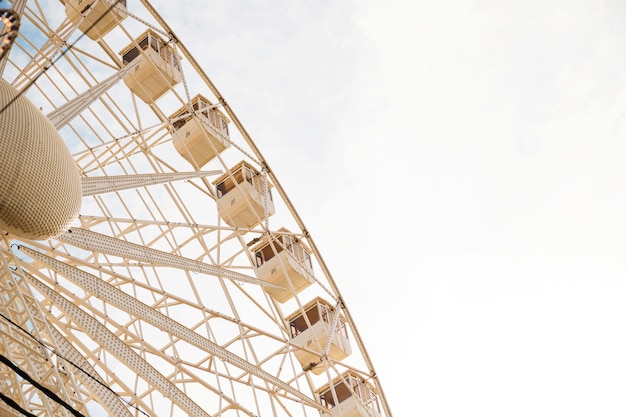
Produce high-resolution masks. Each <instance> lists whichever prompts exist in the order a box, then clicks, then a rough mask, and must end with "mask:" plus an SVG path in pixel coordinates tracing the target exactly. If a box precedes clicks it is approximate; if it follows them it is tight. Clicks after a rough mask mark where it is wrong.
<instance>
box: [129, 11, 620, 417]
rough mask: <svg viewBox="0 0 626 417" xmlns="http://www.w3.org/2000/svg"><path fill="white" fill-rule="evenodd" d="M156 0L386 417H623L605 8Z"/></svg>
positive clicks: (613, 55) (616, 16) (613, 45)
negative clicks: (240, 140)
mask: <svg viewBox="0 0 626 417" xmlns="http://www.w3.org/2000/svg"><path fill="white" fill-rule="evenodd" d="M153 3H154V4H155V5H156V7H157V8H158V9H159V10H160V11H161V12H162V13H163V14H164V15H165V16H166V18H167V20H168V22H169V23H170V24H171V26H172V27H173V28H174V31H175V32H176V33H177V35H178V36H179V37H180V38H181V39H182V40H183V42H184V43H185V44H186V45H187V46H188V48H189V49H190V50H191V51H192V53H193V54H194V55H195V56H196V58H197V59H198V60H199V61H200V62H201V63H202V65H203V67H204V68H205V70H206V72H207V73H208V74H209V76H210V77H211V78H212V80H213V81H214V82H215V83H216V85H217V86H218V88H219V89H220V90H221V92H222V93H223V95H224V96H225V97H226V99H227V100H228V101H229V103H230V105H231V106H232V107H233V109H234V110H235V112H236V113H237V114H238V115H239V117H240V119H241V120H242V122H243V123H244V125H245V126H246V128H247V129H248V131H249V132H250V133H251V135H252V137H253V139H254V140H255V142H256V143H257V144H258V146H259V147H260V149H261V150H262V152H263V153H264V155H265V157H266V158H267V160H268V161H269V164H270V166H271V167H272V168H273V169H274V171H275V172H276V174H277V175H278V177H279V179H280V180H281V183H282V185H283V187H284V188H285V189H286V191H287V193H288V195H289V196H290V198H291V199H292V201H293V202H294V204H295V206H296V207H297V209H298V211H299V213H300V215H301V216H302V218H303V220H304V222H305V224H307V226H308V228H309V230H310V232H311V233H312V235H313V237H314V239H315V241H316V242H317V244H318V246H319V248H320V250H321V252H322V255H323V256H324V257H325V259H326V261H327V263H328V264H329V266H330V268H331V271H333V275H334V277H335V279H336V281H337V282H338V285H339V287H340V289H341V291H342V293H343V295H344V298H345V300H346V304H347V305H348V308H349V309H350V310H351V311H352V314H353V316H354V318H355V320H356V323H357V326H358V327H359V330H360V331H361V333H362V336H363V338H364V340H365V343H366V345H367V348H368V351H369V353H370V355H371V357H372V359H373V361H374V365H375V367H376V369H377V371H378V373H379V376H380V378H381V381H382V383H383V385H384V387H385V391H386V395H387V397H388V399H389V402H390V406H391V409H392V412H393V413H394V415H395V416H396V417H399V416H427V417H435V416H444V417H447V416H455V417H456V416H481V417H489V416H494V417H495V416H497V417H501V416H507V417H510V416H524V417H526V416H529V415H532V416H535V417H537V416H546V417H548V416H550V417H553V416H569V417H571V416H591V415H597V416H604V417H607V416H624V415H625V414H626V402H625V401H624V398H626V354H625V352H626V333H625V326H626V302H625V300H626V277H625V276H624V275H625V271H626V257H625V256H624V253H625V252H626V187H625V185H626V164H625V159H626V140H625V139H626V87H625V83H624V81H625V77H626V6H625V3H624V2H623V1H617V0H607V1H597V0H580V1H545V0H543V1H538V0H526V1H489V0H483V1H470V0H450V1H442V2H433V1H421V0H413V1H411V0H406V1H393V0H390V1H375V0H351V1H347V0H335V1H328V0H322V1H315V2H313V1H296V0H274V1H269V0H254V1H252V0H250V1H241V0H210V1H207V0H190V1H186V2H184V3H180V5H179V4H178V3H176V5H174V4H173V2H171V1H166V0H158V1H157V0H154V1H153ZM129 8H131V7H130V6H129ZM131 11H132V10H131Z"/></svg>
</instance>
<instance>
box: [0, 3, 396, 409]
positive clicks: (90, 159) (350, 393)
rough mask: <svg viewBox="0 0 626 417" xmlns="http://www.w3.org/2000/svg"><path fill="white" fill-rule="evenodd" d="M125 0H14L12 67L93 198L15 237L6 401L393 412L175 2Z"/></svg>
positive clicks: (6, 72)
mask: <svg viewBox="0 0 626 417" xmlns="http://www.w3.org/2000/svg"><path fill="white" fill-rule="evenodd" d="M126 3H127V2H125V1H112V0H111V1H105V0H95V1H94V0H91V1H89V0H65V1H61V2H58V1H50V0H45V1H37V0H28V1H26V0H21V1H20V0H15V1H14V2H12V3H11V8H12V10H13V11H14V12H15V13H16V14H17V15H19V17H20V29H19V36H18V37H17V39H16V40H15V41H14V42H13V45H12V47H11V49H10V50H8V51H7V53H6V54H5V57H4V59H3V61H2V64H1V66H0V71H2V74H1V75H2V79H3V80H5V81H6V84H7V85H9V84H10V86H11V88H12V89H14V91H15V92H16V94H19V95H20V96H23V97H26V98H28V100H29V101H30V102H32V103H33V104H34V105H35V106H36V107H38V108H40V110H41V112H42V114H43V115H45V116H46V118H47V119H49V120H50V122H51V123H52V125H53V126H54V128H55V129H56V130H57V131H58V132H59V134H60V136H61V137H62V139H63V142H64V143H65V145H66V146H67V148H68V149H69V151H70V153H71V155H72V158H73V160H74V161H75V163H76V166H77V168H78V173H79V175H80V182H81V187H82V204H81V208H80V215H78V217H76V218H75V219H74V220H73V223H72V225H71V227H70V228H69V229H68V230H65V231H64V232H63V233H61V234H60V235H58V234H57V235H55V236H53V237H50V238H47V237H43V238H28V237H24V236H21V235H20V234H19V233H13V232H11V231H10V230H9V231H7V232H6V233H4V234H3V236H2V238H1V243H0V268H1V269H0V271H2V279H1V280H0V294H1V297H0V334H1V336H2V337H1V339H0V359H1V360H2V361H1V362H0V400H1V401H0V414H2V415H35V416H71V415H83V416H107V415H110V416H146V415H147V416H160V417H162V416H186V415H192V416H318V415H320V414H321V415H328V416H331V415H332V416H333V417H340V416H348V415H349V416H374V417H377V416H381V417H382V416H386V417H391V412H390V410H389V407H388V404H387V401H386V399H385V397H384V394H383V390H382V387H381V385H380V383H379V380H378V377H377V375H376V373H375V371H374V367H373V365H372V363H371V360H370V358H369V357H368V354H367V352H366V349H365V346H364V345H363V343H362V341H361V338H360V336H359V334H358V332H357V329H356V328H355V326H354V322H353V319H352V317H351V315H350V311H349V309H348V308H347V307H346V305H345V303H344V302H343V300H342V297H341V295H340V293H339V290H338V288H337V285H336V282H335V280H334V279H333V278H332V277H331V274H330V272H329V271H328V269H327V267H326V265H325V263H324V261H323V259H322V257H321V255H320V253H319V251H318V249H317V247H316V245H315V243H314V241H313V239H312V238H311V236H310V234H309V232H308V231H307V229H306V228H305V226H304V224H303V222H302V220H301V219H300V217H299V216H298V214H297V212H296V210H295V208H294V207H293V205H292V204H291V203H290V201H289V199H288V197H287V195H286V194H285V192H284V190H283V189H282V188H281V186H280V183H279V182H278V179H277V178H276V177H275V176H274V174H273V172H272V170H271V169H270V167H269V164H268V163H267V161H266V160H265V158H264V157H263V156H262V155H261V153H260V151H259V149H258V148H257V146H256V145H255V144H254V142H253V141H252V139H251V137H250V136H249V134H248V133H247V132H246V130H245V129H244V127H243V126H242V124H241V122H240V121H239V119H238V118H237V116H236V115H235V113H234V112H233V110H232V109H231V108H230V107H229V106H228V104H227V102H226V100H225V99H224V98H223V97H222V96H221V94H220V93H219V91H218V90H217V89H216V87H215V86H214V85H213V83H212V82H211V81H210V79H209V78H208V76H207V74H206V73H205V72H204V71H203V69H202V68H200V67H199V65H198V64H197V62H196V60H195V59H194V58H193V56H192V55H191V54H190V53H189V51H188V50H187V49H186V48H185V47H184V43H183V42H184V40H181V39H178V38H177V37H176V35H175V32H174V31H175V28H170V27H169V26H168V24H167V22H166V20H164V19H163V17H162V16H163V14H159V12H157V11H156V10H155V9H154V8H153V6H152V5H151V4H150V3H149V2H148V1H145V0H142V1H133V2H128V3H129V4H126ZM5 26H6V25H5ZM5 32H6V30H5ZM12 91H13V90H12ZM6 104H7V103H2V106H3V107H5V105H6ZM0 116H1V115H0ZM18 124H19V123H18ZM1 129H3V126H0V130H1ZM6 136H7V133H6V131H4V130H2V135H1V136H0V140H3V141H5V140H9V138H7V137H6ZM34 152H40V153H43V154H42V155H45V153H46V152H47V150H46V149H37V150H36V151H34ZM33 157H34V158H35V159H36V158H40V157H41V155H39V156H37V155H33ZM60 189H62V187H60ZM339 284H340V283H339Z"/></svg>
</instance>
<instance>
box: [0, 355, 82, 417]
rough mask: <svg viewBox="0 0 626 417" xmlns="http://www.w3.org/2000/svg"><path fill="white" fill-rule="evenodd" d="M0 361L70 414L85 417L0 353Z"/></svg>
mask: <svg viewBox="0 0 626 417" xmlns="http://www.w3.org/2000/svg"><path fill="white" fill-rule="evenodd" d="M0 362H2V363H4V364H5V365H6V366H8V367H9V368H11V369H13V371H14V372H15V373H16V374H18V375H19V376H21V377H22V378H24V379H25V380H27V381H28V382H30V383H31V384H32V385H33V386H34V387H36V388H37V389H39V390H40V391H42V392H43V393H44V394H46V396H48V397H49V398H50V399H51V400H53V401H54V402H56V403H58V404H60V405H62V406H63V407H64V408H65V409H67V410H68V411H69V412H70V413H72V415H74V416H76V417H85V416H84V415H83V414H81V413H80V412H78V410H76V409H75V408H73V407H72V406H71V405H69V404H68V403H66V402H65V401H63V399H62V398H61V397H59V396H58V395H56V394H55V393H54V392H52V391H51V390H50V389H49V388H46V387H44V386H43V385H41V384H40V383H39V382H37V381H35V379H34V378H33V377H31V376H30V375H28V374H27V373H26V372H25V371H24V370H22V369H21V368H20V367H19V366H17V365H15V364H14V363H13V362H11V361H10V360H9V359H8V358H7V357H5V356H4V355H2V354H0Z"/></svg>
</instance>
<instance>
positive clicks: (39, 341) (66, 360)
mask: <svg viewBox="0 0 626 417" xmlns="http://www.w3.org/2000/svg"><path fill="white" fill-rule="evenodd" d="M0 317H2V318H3V319H5V320H6V321H7V322H9V324H11V325H13V326H14V327H16V328H18V329H19V330H21V331H22V332H23V333H25V334H26V335H27V336H29V337H30V338H32V339H33V340H34V341H35V342H37V343H38V344H39V345H41V346H42V347H43V348H45V349H47V350H49V351H50V352H51V353H53V354H54V355H56V356H58V357H59V358H61V359H63V360H64V361H65V362H67V363H69V364H70V365H72V366H73V367H74V368H76V369H78V370H79V371H80V372H82V373H83V374H84V375H86V376H87V377H89V378H91V379H92V380H94V381H95V382H96V383H98V384H100V385H101V386H103V387H104V388H106V389H107V390H109V391H110V392H112V393H113V395H115V396H116V397H117V398H118V399H119V400H120V401H122V402H123V403H125V404H126V405H128V406H129V407H132V408H134V409H135V410H137V411H138V412H140V413H141V414H143V415H145V416H148V417H149V414H148V413H146V412H145V411H143V410H141V409H140V408H139V407H138V406H137V405H135V404H132V403H131V402H130V401H129V400H126V399H125V398H123V397H121V396H120V395H119V394H118V393H117V392H115V391H113V389H112V388H111V387H109V386H108V385H106V384H105V383H104V382H102V381H100V380H99V379H98V378H96V377H95V376H93V375H91V374H90V373H89V372H87V371H86V370H84V369H83V368H82V367H81V366H79V365H77V364H76V363H74V362H73V361H71V360H69V359H67V358H66V357H64V356H63V355H61V354H60V353H59V352H57V351H56V350H55V349H53V348H51V347H50V346H48V345H47V344H46V343H45V342H44V341H42V340H40V339H38V338H37V337H35V336H34V335H33V334H31V333H30V332H29V331H28V330H26V329H24V328H23V327H22V326H20V325H19V324H17V323H16V322H14V321H13V320H11V319H10V318H9V317H7V316H5V315H4V314H2V313H0Z"/></svg>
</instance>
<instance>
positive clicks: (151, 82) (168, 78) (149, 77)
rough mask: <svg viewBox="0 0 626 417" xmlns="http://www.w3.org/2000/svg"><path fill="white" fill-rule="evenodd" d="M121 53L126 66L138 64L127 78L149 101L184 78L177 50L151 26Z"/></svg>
mask: <svg viewBox="0 0 626 417" xmlns="http://www.w3.org/2000/svg"><path fill="white" fill-rule="evenodd" d="M120 54H121V55H122V63H123V65H124V66H126V65H129V64H131V63H134V64H136V65H137V66H136V67H135V68H134V69H133V70H131V71H130V72H128V73H127V74H126V75H124V78H123V79H124V83H126V85H127V86H128V88H129V89H130V90H131V91H132V92H133V93H135V94H136V95H137V97H139V98H140V99H141V100H142V101H144V102H145V103H148V104H151V103H153V102H155V101H156V100H157V99H158V98H159V97H161V96H162V95H163V94H165V93H166V92H167V91H168V90H170V89H171V88H172V87H174V86H175V85H176V84H178V83H179V82H181V81H182V79H183V76H182V68H181V66H180V61H179V58H178V55H177V54H176V51H175V50H174V48H173V47H171V46H170V45H168V44H167V43H166V42H165V41H164V40H163V39H161V37H160V36H159V35H157V34H156V33H155V32H153V31H152V30H150V29H148V30H147V31H145V32H144V33H143V34H142V35H141V36H140V37H138V38H137V39H136V40H135V41H134V42H133V43H131V44H130V45H128V46H127V47H126V48H125V49H123V50H122V51H121V52H120Z"/></svg>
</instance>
